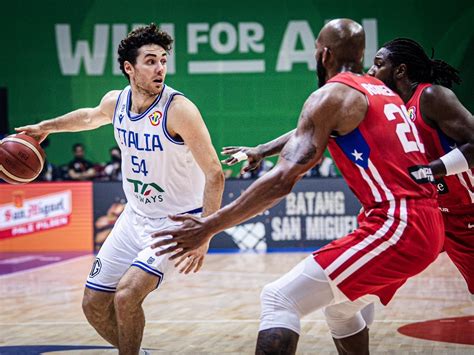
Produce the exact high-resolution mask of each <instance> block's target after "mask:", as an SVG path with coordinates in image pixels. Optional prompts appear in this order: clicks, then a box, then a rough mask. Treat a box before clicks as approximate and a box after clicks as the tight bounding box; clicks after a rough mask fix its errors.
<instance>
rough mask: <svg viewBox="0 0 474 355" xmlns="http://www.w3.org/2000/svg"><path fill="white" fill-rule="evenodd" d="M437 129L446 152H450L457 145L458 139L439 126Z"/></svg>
mask: <svg viewBox="0 0 474 355" xmlns="http://www.w3.org/2000/svg"><path fill="white" fill-rule="evenodd" d="M436 131H437V132H438V137H439V141H440V142H441V146H442V147H443V150H444V152H445V153H449V152H450V151H452V150H453V149H455V148H456V147H457V144H456V141H455V140H454V139H452V138H450V137H448V136H447V135H446V134H444V133H443V131H441V130H440V129H439V128H437V129H436Z"/></svg>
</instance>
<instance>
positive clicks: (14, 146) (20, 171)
mask: <svg viewBox="0 0 474 355" xmlns="http://www.w3.org/2000/svg"><path fill="white" fill-rule="evenodd" d="M44 158H45V154H44V151H43V149H42V148H41V146H40V145H39V143H38V141H36V139H34V138H32V137H30V136H27V135H26V134H12V135H11V136H8V137H5V138H4V139H2V140H1V141H0V178H1V179H3V180H5V181H6V182H8V183H10V184H26V183H28V182H30V181H33V180H34V179H36V177H37V176H38V175H39V174H40V173H41V170H43V164H44Z"/></svg>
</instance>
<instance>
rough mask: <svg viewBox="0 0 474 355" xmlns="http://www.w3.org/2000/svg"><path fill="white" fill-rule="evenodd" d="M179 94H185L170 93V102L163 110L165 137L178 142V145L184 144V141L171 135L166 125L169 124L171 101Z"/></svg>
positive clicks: (175, 142)
mask: <svg viewBox="0 0 474 355" xmlns="http://www.w3.org/2000/svg"><path fill="white" fill-rule="evenodd" d="M177 95H181V96H184V95H183V94H181V93H180V92H174V93H172V94H171V95H170V97H169V99H168V102H167V103H166V105H165V109H164V112H163V133H164V134H165V137H166V138H167V139H168V140H169V141H170V142H171V143H174V144H177V145H184V141H182V140H178V139H175V138H173V137H172V136H171V134H170V133H169V132H168V128H167V127H166V126H167V124H166V123H167V119H168V108H169V106H170V104H171V101H173V98H174V97H175V96H177Z"/></svg>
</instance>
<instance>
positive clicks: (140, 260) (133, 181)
mask: <svg viewBox="0 0 474 355" xmlns="http://www.w3.org/2000/svg"><path fill="white" fill-rule="evenodd" d="M172 41H173V40H172V39H171V37H170V36H169V35H168V34H167V33H166V32H163V31H160V30H159V29H158V28H157V27H156V25H154V24H151V25H149V26H146V27H141V28H138V29H136V30H134V31H132V32H131V33H130V34H129V35H128V36H127V37H126V38H125V39H124V40H122V42H121V43H120V46H119V49H118V54H119V62H120V67H121V69H122V71H123V73H124V75H125V76H126V77H127V78H128V80H129V82H130V85H129V86H127V87H126V88H125V89H124V90H122V91H111V92H109V93H107V94H106V95H105V96H104V97H103V98H102V101H101V102H100V104H99V106H97V107H95V108H83V109H79V110H76V111H73V112H70V113H68V114H66V115H64V116H61V117H58V118H55V119H51V120H46V121H42V122H40V123H38V124H35V125H29V126H25V127H19V128H17V129H16V130H17V131H22V132H26V133H27V134H28V135H30V136H33V137H35V138H37V139H38V140H39V141H42V140H43V139H44V138H46V136H47V135H48V134H50V133H55V132H77V131H83V130H91V129H94V128H97V127H100V126H102V125H105V124H109V123H112V124H113V128H114V135H115V139H116V141H117V145H118V146H119V147H120V149H121V151H122V176H123V188H124V191H125V194H126V197H127V201H128V203H127V206H126V208H125V210H124V212H123V213H122V215H121V216H120V218H119V219H118V220H117V222H116V224H115V226H114V228H113V230H112V232H111V234H110V235H109V237H108V238H107V240H106V241H105V243H104V245H103V246H102V248H101V250H100V251H99V254H98V255H97V258H96V260H95V262H94V264H93V267H92V270H91V273H90V275H89V277H88V279H87V283H86V289H85V292H84V298H83V309H84V313H85V315H86V317H87V319H88V321H89V323H90V324H91V325H92V326H93V327H94V328H95V329H96V330H97V332H98V333H99V334H100V335H101V336H102V337H103V338H104V339H105V340H107V341H108V342H110V343H111V344H112V345H114V346H116V347H118V348H119V353H120V354H138V353H140V352H141V350H140V344H141V341H142V336H143V329H144V326H145V316H144V313H143V309H142V302H143V300H144V299H145V297H146V296H147V295H148V294H149V293H150V292H151V291H153V290H155V289H156V288H157V287H158V286H159V285H160V284H161V283H162V281H163V279H164V278H165V277H167V275H168V274H169V273H170V271H171V270H172V269H174V267H173V265H172V263H173V262H170V261H169V259H168V257H157V256H156V255H155V252H156V250H152V249H151V248H150V244H152V242H154V240H153V239H152V238H151V234H152V233H154V232H156V231H159V230H162V229H164V228H167V227H168V226H170V225H172V224H173V223H175V222H172V221H171V220H169V219H168V218H167V216H168V215H170V214H180V213H191V214H193V213H194V214H201V212H202V214H203V215H209V214H211V213H213V212H215V211H216V210H218V209H219V207H220V204H221V198H222V192H223V188H224V175H223V173H222V169H221V166H220V163H219V160H218V158H217V154H216V152H215V150H214V148H213V146H212V143H211V139H210V136H209V133H208V131H207V128H206V126H205V124H204V122H203V120H202V117H201V114H200V113H199V111H198V109H197V108H196V106H194V104H193V103H192V102H191V101H190V100H188V99H187V98H186V97H184V96H183V95H182V94H181V93H179V92H177V91H175V90H174V89H172V88H171V87H169V86H167V85H165V84H164V81H165V77H166V60H167V53H168V52H169V51H170V49H171V43H172ZM207 249H208V245H204V246H203V247H202V248H200V249H198V250H196V251H194V252H190V253H188V254H186V255H185V257H184V258H182V259H180V260H179V261H178V263H177V264H178V265H179V264H181V263H183V264H182V265H184V266H181V269H180V271H182V272H185V273H188V272H191V271H194V272H196V271H198V270H199V269H200V268H201V266H202V263H203V260H204V256H205V254H206V252H207Z"/></svg>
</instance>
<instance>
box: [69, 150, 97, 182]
mask: <svg viewBox="0 0 474 355" xmlns="http://www.w3.org/2000/svg"><path fill="white" fill-rule="evenodd" d="M72 151H73V153H74V159H73V160H72V161H71V162H69V164H68V175H69V178H70V180H78V181H84V180H92V179H93V178H94V176H95V169H94V165H93V164H92V163H91V162H90V161H88V160H86V159H85V158H84V146H83V145H82V144H81V143H76V144H74V145H73V147H72Z"/></svg>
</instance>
